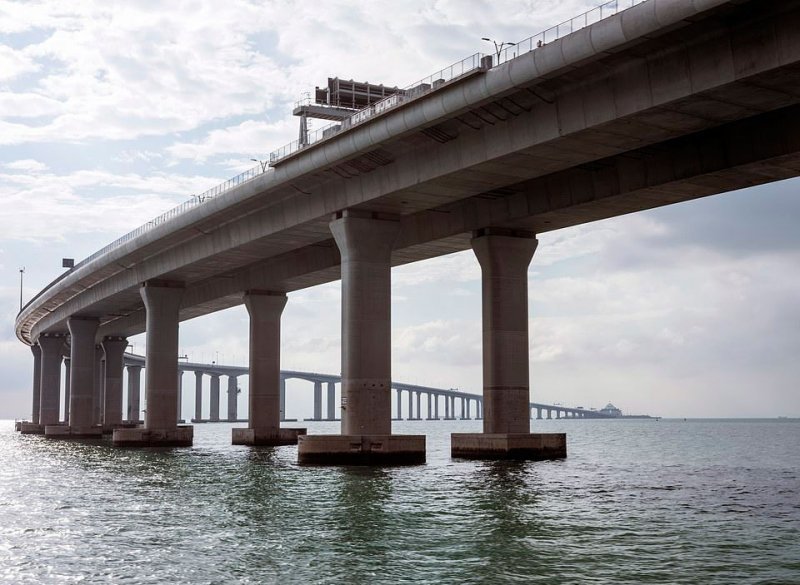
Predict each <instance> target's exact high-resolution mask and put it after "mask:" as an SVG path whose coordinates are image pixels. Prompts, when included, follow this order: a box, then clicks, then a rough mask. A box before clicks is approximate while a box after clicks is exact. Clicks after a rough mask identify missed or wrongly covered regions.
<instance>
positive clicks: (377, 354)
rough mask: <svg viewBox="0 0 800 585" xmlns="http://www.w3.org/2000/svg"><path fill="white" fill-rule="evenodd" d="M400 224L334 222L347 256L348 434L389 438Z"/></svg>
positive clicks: (344, 360) (345, 366)
mask: <svg viewBox="0 0 800 585" xmlns="http://www.w3.org/2000/svg"><path fill="white" fill-rule="evenodd" d="M399 228H400V224H399V222H396V221H381V220H376V219H370V218H364V217H353V216H345V217H342V218H340V219H336V220H334V221H333V222H331V232H332V233H333V237H334V239H335V240H336V245H337V246H338V247H339V251H340V253H341V256H342V406H343V409H342V434H343V435H370V434H374V435H389V434H391V432H392V416H391V394H390V388H391V380H392V346H391V336H392V330H391V325H392V323H391V313H392V309H391V306H392V303H391V264H390V262H391V257H392V247H393V246H394V242H395V240H396V239H397V234H398V232H399Z"/></svg>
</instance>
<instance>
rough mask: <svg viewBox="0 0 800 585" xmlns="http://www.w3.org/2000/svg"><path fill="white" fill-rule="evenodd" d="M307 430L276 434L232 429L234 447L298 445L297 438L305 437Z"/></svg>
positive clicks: (288, 430)
mask: <svg viewBox="0 0 800 585" xmlns="http://www.w3.org/2000/svg"><path fill="white" fill-rule="evenodd" d="M305 434H306V429H304V428H303V429H278V432H277V434H276V433H261V432H259V431H258V430H257V429H232V441H231V442H232V443H233V444H234V445H251V446H254V447H257V446H279V445H297V438H298V437H299V436H300V435H305Z"/></svg>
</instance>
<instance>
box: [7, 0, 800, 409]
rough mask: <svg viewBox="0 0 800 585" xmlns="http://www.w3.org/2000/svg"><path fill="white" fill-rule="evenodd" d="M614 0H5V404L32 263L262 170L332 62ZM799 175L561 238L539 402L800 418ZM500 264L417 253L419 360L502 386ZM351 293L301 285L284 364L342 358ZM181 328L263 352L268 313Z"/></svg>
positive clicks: (326, 367) (469, 382)
mask: <svg viewBox="0 0 800 585" xmlns="http://www.w3.org/2000/svg"><path fill="white" fill-rule="evenodd" d="M596 4H597V3H596V2H586V1H579V0H528V1H524V0H514V1H501V0H494V1H492V2H482V1H470V0H438V1H436V0H434V1H429V2H419V1H407V2H396V1H385V0H371V1H370V2H358V3H356V2H342V1H326V2H307V1H306V2H245V1H238V0H227V1H226V2H194V1H193V2H169V3H165V2H159V1H155V0H154V1H140V2H107V1H106V2H79V1H72V2H46V3H37V2H27V1H26V2H8V1H4V0H0V202H1V204H0V267H1V268H2V274H3V275H4V276H3V278H2V281H0V284H2V286H0V311H1V313H0V314H1V315H2V327H0V368H2V381H0V417H6V418H8V417H15V416H18V417H23V416H29V414H30V394H31V390H30V386H31V371H32V358H31V355H30V350H29V349H28V348H27V347H26V346H24V345H23V344H21V343H20V342H19V341H18V340H17V339H16V337H15V335H14V328H13V324H14V318H15V316H16V313H17V311H18V309H19V272H18V270H19V268H20V267H22V266H24V267H25V286H24V290H23V296H24V298H25V299H26V300H27V299H29V298H30V297H31V296H32V295H34V294H35V293H36V292H37V291H38V290H40V289H41V288H42V287H43V286H45V285H46V284H47V283H48V282H50V281H51V280H52V279H53V278H55V277H56V276H57V275H58V274H59V273H60V272H61V268H60V264H61V258H62V257H74V258H75V259H76V261H79V260H81V259H82V258H84V257H85V256H87V255H89V254H90V253H92V252H93V251H95V250H96V249H98V248H100V247H102V246H103V245H105V244H107V243H108V242H110V241H112V240H114V239H116V238H117V237H119V236H120V235H122V234H124V233H126V232H127V231H130V230H131V229H134V228H136V227H137V226H139V225H140V224H142V223H145V222H146V221H147V220H149V219H150V218H152V217H154V216H156V215H158V214H159V213H161V212H163V211H165V210H166V209H169V208H170V207H173V206H174V205H176V204H178V203H181V202H183V201H184V200H186V199H188V197H189V195H190V194H192V193H197V192H201V191H203V190H205V189H207V188H209V187H212V186H214V185H215V184H217V183H219V182H221V181H222V180H224V179H226V178H228V177H230V176H232V175H234V174H236V173H238V172H240V171H242V170H244V169H246V168H249V167H250V166H251V165H252V163H250V162H249V159H250V158H264V157H265V155H266V153H268V152H269V151H271V150H274V149H276V148H277V147H279V146H281V145H283V144H285V143H288V142H290V141H291V140H293V139H295V138H296V135H297V128H298V122H297V118H293V117H292V116H291V108H292V104H293V102H294V101H296V100H297V99H299V98H301V97H303V95H304V92H307V91H312V90H313V88H314V86H315V85H324V84H325V82H326V78H327V77H328V76H340V77H345V78H353V79H357V80H362V81H370V82H373V83H381V82H382V83H385V84H387V85H401V86H404V85H407V84H410V83H411V82H413V81H414V80H415V79H418V78H422V77H424V76H426V75H428V74H429V73H432V72H433V71H436V70H438V69H440V68H441V67H443V66H446V65H449V64H450V63H452V62H455V61H458V60H460V59H462V58H464V57H466V56H467V55H470V54H472V53H475V52H478V51H483V52H490V47H488V46H487V44H486V43H484V42H482V41H481V40H480V39H481V37H485V36H488V37H494V38H498V39H503V40H512V41H513V40H520V39H523V38H525V37H528V36H530V35H532V34H535V33H537V32H539V31H541V30H543V29H544V28H547V27H549V26H551V25H553V24H556V23H558V22H560V21H562V20H564V19H566V18H568V17H571V16H574V15H577V14H579V13H581V12H583V11H584V10H586V9H588V8H591V7H593V6H595V5H596ZM798 187H800V182H798V181H787V182H782V183H775V184H772V185H769V186H766V187H761V188H757V189H749V190H744V191H740V192H736V193H730V194H724V195H719V196H716V197H712V198H707V199H704V200H700V201H696V202H692V203H686V204H681V205H676V206H672V207H669V208H664V209H660V210H655V211H652V212H647V213H639V214H636V215H631V216H626V217H620V218H616V219H613V220H607V221H603V222H598V223H594V224H589V225H584V226H580V227H576V228H570V229H565V230H560V231H557V232H553V233H549V234H543V235H541V236H540V237H539V239H540V244H539V249H538V250H537V252H536V255H535V257H534V260H533V263H532V265H531V269H530V281H529V291H530V315H531V319H530V330H531V351H530V360H531V389H532V399H534V400H536V401H537V402H549V403H552V402H559V403H563V404H565V405H572V406H585V407H587V408H589V407H596V408H600V407H602V406H604V405H605V404H606V403H607V402H613V403H614V404H615V405H617V406H618V407H620V408H621V409H623V411H625V412H628V413H650V414H653V415H661V416H681V417H682V416H781V415H785V416H800V391H798V390H800V388H798V379H800V359H798V352H799V351H798V350H800V308H799V307H798V298H800V245H799V244H800V229H798V227H797V223H798V221H797V220H798V218H800V198H798V195H797V191H798ZM479 278H480V273H479V269H478V265H477V262H476V260H475V259H474V257H473V255H472V253H471V252H464V253H461V254H455V255H451V256H447V257H444V258H440V259H437V260H431V261H427V262H422V263H417V264H414V265H411V266H407V267H403V268H399V269H395V270H394V272H393V307H392V308H393V375H394V378H395V379H396V380H398V381H403V382H412V383H419V384H425V385H430V386H438V387H445V388H450V387H458V388H461V389H463V390H466V391H470V392H475V393H479V392H480V390H481V365H480V364H481V358H480V356H481V342H480V339H481V332H480V323H481V315H480V280H479ZM339 290H340V287H339V283H332V284H329V285H324V286H319V287H315V288H312V289H308V290H305V291H300V292H296V293H292V294H290V295H289V303H288V305H287V308H286V311H285V313H284V320H283V325H284V327H283V354H282V366H283V367H284V368H287V369H299V370H309V371H317V372H327V373H338V372H339V370H340V339H339V338H340V334H339V327H340V307H339V299H340V295H339ZM180 339H181V353H187V354H188V355H189V356H190V358H191V359H192V361H201V360H205V361H210V360H212V359H217V357H219V359H220V361H221V362H223V363H237V364H242V365H243V364H245V363H246V361H245V359H246V354H247V314H246V311H245V310H244V309H243V308H236V309H231V310H229V311H225V312H223V313H219V314H216V315H212V316H207V317H202V318H199V319H196V320H194V321H189V322H186V323H183V324H182V325H181V336H180ZM132 341H133V342H134V343H135V348H136V350H137V351H142V350H143V348H144V337H143V336H137V337H136V338H133V339H132ZM243 382H244V383H243V386H245V387H246V380H244V381H243ZM184 384H185V387H187V386H193V382H192V381H191V380H189V378H188V376H187V378H186V381H185V382H184ZM296 392H297V395H298V396H300V399H299V401H298V402H297V403H296V404H297V405H298V406H289V412H290V414H293V415H295V416H309V415H310V411H309V410H308V409H307V408H306V405H307V404H308V398H309V396H310V392H311V389H310V386H308V385H305V386H303V385H302V384H299V385H297V386H296ZM189 394H191V392H187V393H186V397H187V399H186V401H185V404H186V410H185V412H186V413H187V414H188V412H189V410H190V409H191V403H192V397H191V396H189ZM240 404H242V406H243V402H242V403H240ZM300 405H302V409H301V406H300Z"/></svg>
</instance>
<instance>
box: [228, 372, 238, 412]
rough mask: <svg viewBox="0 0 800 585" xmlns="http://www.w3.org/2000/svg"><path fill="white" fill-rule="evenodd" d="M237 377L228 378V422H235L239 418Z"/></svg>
mask: <svg viewBox="0 0 800 585" xmlns="http://www.w3.org/2000/svg"><path fill="white" fill-rule="evenodd" d="M238 380H239V379H238V377H236V376H233V375H231V376H228V421H230V422H235V421H236V420H238V417H239V382H238Z"/></svg>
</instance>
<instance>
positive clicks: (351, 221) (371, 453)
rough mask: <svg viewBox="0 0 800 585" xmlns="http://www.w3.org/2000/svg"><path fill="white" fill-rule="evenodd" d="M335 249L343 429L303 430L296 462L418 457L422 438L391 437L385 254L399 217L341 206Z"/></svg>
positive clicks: (372, 461)
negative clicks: (319, 433) (311, 432)
mask: <svg viewBox="0 0 800 585" xmlns="http://www.w3.org/2000/svg"><path fill="white" fill-rule="evenodd" d="M330 228H331V232H332V234H333V237H334V240H335V241H336V245H337V246H338V247H339V252H340V254H341V274H342V401H341V411H342V435H341V436H338V437H336V436H330V435H328V436H313V435H311V436H305V437H301V438H300V440H299V443H298V460H299V462H300V463H316V464H331V463H333V464H337V463H355V464H359V463H360V464H381V463H395V464H397V463H407V464H413V463H422V462H424V461H425V437H424V435H414V436H405V437H401V436H392V412H391V408H392V406H391V405H392V396H391V380H392V351H391V258H392V248H393V246H394V242H395V240H396V239H397V235H398V233H399V231H400V224H399V222H398V221H388V220H383V219H379V218H377V217H376V216H374V215H372V214H366V213H364V212H357V211H354V210H346V211H344V212H342V213H341V216H340V217H338V218H337V219H334V220H333V221H332V222H331V224H330Z"/></svg>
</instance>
